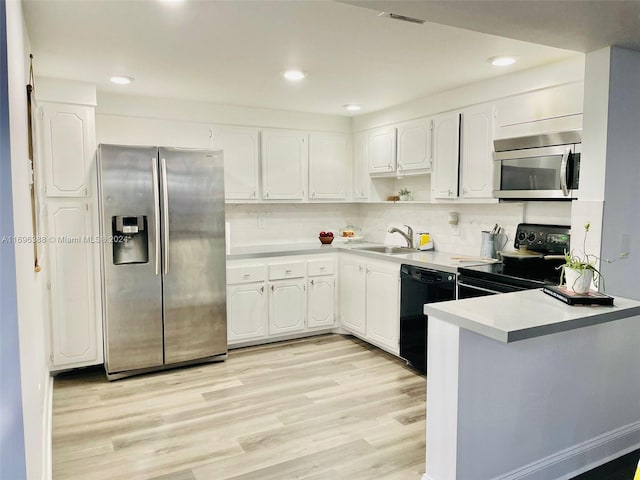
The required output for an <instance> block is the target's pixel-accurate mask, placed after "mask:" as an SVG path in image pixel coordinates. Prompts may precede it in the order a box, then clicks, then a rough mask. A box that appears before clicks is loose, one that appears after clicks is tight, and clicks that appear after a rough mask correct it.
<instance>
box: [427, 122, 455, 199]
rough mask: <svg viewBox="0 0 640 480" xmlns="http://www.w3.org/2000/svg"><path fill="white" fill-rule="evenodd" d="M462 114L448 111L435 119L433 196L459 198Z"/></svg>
mask: <svg viewBox="0 0 640 480" xmlns="http://www.w3.org/2000/svg"><path fill="white" fill-rule="evenodd" d="M459 149H460V115H459V114H458V113H457V112H456V113H446V114H444V115H440V116H438V117H435V118H434V119H433V174H432V178H431V196H432V197H433V198H457V196H458V160H459Z"/></svg>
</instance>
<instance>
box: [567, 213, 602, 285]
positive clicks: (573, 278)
mask: <svg viewBox="0 0 640 480" xmlns="http://www.w3.org/2000/svg"><path fill="white" fill-rule="evenodd" d="M590 226H591V224H590V223H586V224H585V225H584V240H583V242H582V256H580V255H577V254H575V253H574V252H573V250H572V251H571V252H566V251H565V252H564V259H565V264H564V265H561V267H560V268H562V273H561V275H560V284H562V282H563V279H564V281H565V282H566V285H567V288H568V289H570V290H573V291H574V292H576V293H587V292H588V291H589V290H590V288H591V283H592V282H593V284H594V285H595V286H596V288H598V287H599V285H600V282H602V287H603V289H604V278H602V275H601V274H600V271H599V270H598V269H597V268H596V263H597V261H598V260H600V259H599V258H598V257H597V256H596V255H590V254H588V253H586V243H587V234H588V233H589V227H590ZM607 262H610V260H607Z"/></svg>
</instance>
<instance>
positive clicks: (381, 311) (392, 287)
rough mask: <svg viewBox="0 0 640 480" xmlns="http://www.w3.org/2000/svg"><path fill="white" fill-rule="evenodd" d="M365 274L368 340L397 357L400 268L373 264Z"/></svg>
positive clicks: (398, 349) (398, 348)
mask: <svg viewBox="0 0 640 480" xmlns="http://www.w3.org/2000/svg"><path fill="white" fill-rule="evenodd" d="M366 273H367V294H366V307H365V310H366V312H367V331H366V337H367V339H369V340H370V341H371V342H372V343H374V344H376V345H378V346H380V347H382V348H384V349H385V350H387V351H389V352H391V353H394V354H396V355H397V354H398V353H399V351H400V347H399V343H398V342H399V335H400V283H399V278H400V276H399V275H400V266H399V265H397V264H391V263H389V264H380V263H375V264H373V263H370V264H368V265H367V267H366Z"/></svg>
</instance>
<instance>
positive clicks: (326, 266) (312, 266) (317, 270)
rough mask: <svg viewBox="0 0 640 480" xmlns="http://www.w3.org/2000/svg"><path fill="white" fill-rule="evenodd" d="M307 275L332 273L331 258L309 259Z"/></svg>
mask: <svg viewBox="0 0 640 480" xmlns="http://www.w3.org/2000/svg"><path fill="white" fill-rule="evenodd" d="M307 265H308V270H307V275H309V276H310V277H315V276H317V275H333V273H334V270H335V266H334V265H335V262H334V261H333V260H326V259H323V260H309V262H308V263H307Z"/></svg>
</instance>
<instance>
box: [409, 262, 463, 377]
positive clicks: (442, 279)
mask: <svg viewBox="0 0 640 480" xmlns="http://www.w3.org/2000/svg"><path fill="white" fill-rule="evenodd" d="M455 298H456V276H455V274H453V273H447V272H440V271H438V270H430V269H427V268H422V267H415V266H413V265H402V267H401V268H400V356H401V357H402V358H403V359H405V360H406V361H407V363H408V364H409V365H411V366H413V367H414V368H416V369H418V370H420V371H421V372H422V373H425V374H426V373H427V334H428V333H427V316H426V315H425V314H424V313H423V309H424V304H425V303H435V302H443V301H446V300H455Z"/></svg>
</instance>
